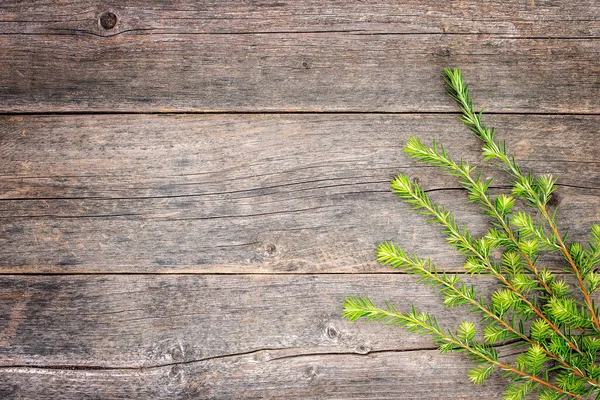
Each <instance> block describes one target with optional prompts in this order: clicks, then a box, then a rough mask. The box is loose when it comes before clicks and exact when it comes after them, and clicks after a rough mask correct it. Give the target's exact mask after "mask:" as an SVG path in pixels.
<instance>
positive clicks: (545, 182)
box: [445, 69, 600, 332]
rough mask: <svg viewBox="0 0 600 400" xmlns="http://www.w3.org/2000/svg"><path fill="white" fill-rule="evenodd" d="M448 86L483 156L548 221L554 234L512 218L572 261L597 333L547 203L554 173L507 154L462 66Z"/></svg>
mask: <svg viewBox="0 0 600 400" xmlns="http://www.w3.org/2000/svg"><path fill="white" fill-rule="evenodd" d="M445 73H446V79H445V81H446V85H447V91H448V94H449V95H450V96H451V97H452V98H454V99H455V100H456V102H457V104H458V107H459V109H460V111H461V113H462V118H461V121H462V122H463V123H464V124H465V125H466V126H467V127H468V128H469V129H471V131H473V132H474V133H475V136H477V137H478V138H479V139H481V140H482V141H483V143H484V145H483V156H484V159H492V160H498V161H499V162H500V164H501V165H503V167H504V168H505V169H506V170H507V171H508V172H509V173H510V174H511V175H512V176H513V178H514V179H515V182H514V186H515V187H514V189H513V193H514V194H515V195H517V196H519V197H521V198H523V199H525V200H527V201H528V202H529V203H530V204H531V205H532V206H534V207H536V208H537V209H538V210H539V211H540V213H541V214H542V216H543V217H544V220H545V222H546V223H547V224H548V227H549V228H550V231H551V232H552V237H549V236H547V235H546V234H545V232H544V229H543V226H542V224H541V223H540V224H539V225H537V226H536V225H535V224H534V223H533V222H532V221H531V219H529V218H527V217H524V216H521V218H518V219H517V221H514V220H513V224H515V225H516V226H519V227H520V228H521V229H522V231H523V232H524V233H525V234H526V235H528V236H536V237H537V238H539V239H541V240H542V241H543V242H544V243H545V244H547V245H548V247H549V249H551V250H558V251H560V252H561V253H562V254H563V256H564V258H565V259H566V260H567V262H568V263H569V265H570V267H571V270H572V272H573V273H574V274H575V277H576V278H577V282H578V284H579V289H580V290H581V292H582V294H583V297H584V299H585V302H586V304H587V307H588V308H589V310H590V314H591V317H592V320H593V323H594V327H595V329H596V331H597V332H600V321H599V320H598V311H597V310H596V307H595V305H594V303H593V302H592V300H591V298H590V293H589V290H588V287H587V286H586V284H585V283H584V280H585V279H584V274H582V273H581V270H580V268H579V266H578V265H577V263H575V261H574V259H573V255H572V254H571V252H570V251H569V248H567V246H566V245H565V243H564V236H561V235H560V233H559V232H558V228H557V226H556V222H555V218H554V215H552V216H551V215H550V214H549V213H548V209H547V207H546V206H547V204H548V201H550V198H551V197H552V193H553V192H554V191H555V190H556V179H555V178H554V177H552V176H551V175H542V176H539V177H534V176H532V175H531V174H527V175H524V174H523V173H522V172H521V169H520V168H519V166H518V165H517V163H516V161H515V159H514V157H511V156H509V155H508V152H507V149H506V142H496V141H495V140H494V129H493V128H488V127H487V126H486V125H485V124H483V123H482V121H481V116H482V111H480V112H479V113H477V112H476V111H475V107H474V106H473V101H472V100H471V96H470V94H469V87H468V85H467V84H466V82H465V80H464V78H463V77H462V74H461V72H460V70H459V69H446V70H445Z"/></svg>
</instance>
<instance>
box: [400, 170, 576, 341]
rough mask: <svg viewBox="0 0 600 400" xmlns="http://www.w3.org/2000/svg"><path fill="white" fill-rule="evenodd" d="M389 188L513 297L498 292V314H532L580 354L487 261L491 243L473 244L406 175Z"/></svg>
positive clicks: (475, 242)
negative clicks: (441, 228) (469, 255)
mask: <svg viewBox="0 0 600 400" xmlns="http://www.w3.org/2000/svg"><path fill="white" fill-rule="evenodd" d="M391 186H392V191H393V192H394V193H396V194H397V195H398V196H399V197H400V199H402V200H404V201H405V202H407V203H409V204H412V205H413V206H414V207H413V208H415V209H421V210H422V211H421V213H422V214H426V215H431V216H433V217H434V218H433V219H431V220H430V221H431V222H436V223H439V224H441V225H442V226H444V227H445V230H444V233H446V235H447V237H448V242H449V243H450V244H452V245H453V246H454V247H456V249H457V250H458V251H460V252H461V253H466V254H472V255H474V256H475V257H476V258H477V260H478V262H479V263H480V267H481V270H482V271H485V272H488V273H490V274H492V275H493V276H494V277H496V278H497V279H498V280H499V281H500V283H502V285H503V286H504V287H506V288H507V289H509V290H510V293H512V294H514V296H512V295H511V294H509V293H508V292H497V293H498V295H497V296H496V300H497V301H496V304H497V309H498V311H499V312H502V313H505V312H508V311H509V310H517V311H520V312H523V313H528V312H533V313H535V314H537V315H538V317H540V318H541V319H543V320H544V321H545V322H546V323H547V324H548V325H549V326H550V327H551V328H552V330H554V332H555V333H556V334H557V335H559V336H560V337H561V338H562V339H563V340H564V341H565V342H566V343H567V344H568V345H569V347H571V349H573V350H574V351H576V352H579V353H580V352H581V351H580V350H579V348H578V346H577V344H576V343H574V342H573V341H572V340H570V339H569V338H567V337H566V336H565V334H564V333H563V332H562V331H561V330H560V328H559V327H558V326H557V325H556V324H555V323H554V322H552V321H551V320H549V319H548V318H547V317H546V315H544V313H543V312H542V310H541V309H539V308H538V307H536V306H535V304H534V303H532V302H531V301H529V300H528V299H527V297H525V295H524V294H523V293H522V291H520V290H519V289H518V288H517V287H516V286H515V285H514V284H512V283H511V282H510V281H509V280H508V279H507V278H506V277H505V276H504V275H503V274H502V273H501V271H500V269H499V268H498V266H497V265H496V264H494V263H492V262H491V261H490V259H489V253H490V251H491V243H490V242H489V241H487V240H486V238H482V239H481V240H479V241H474V240H473V238H472V237H471V234H470V233H469V232H468V231H467V229H466V228H462V229H460V228H459V227H458V225H457V224H456V221H455V218H454V216H453V215H452V213H451V212H450V211H448V210H446V208H445V207H443V206H441V205H439V204H437V203H435V202H433V201H432V200H431V199H430V198H429V196H428V195H427V193H425V191H424V190H423V189H421V188H420V187H419V185H418V184H417V183H412V182H411V181H410V179H409V178H408V177H407V176H406V175H398V176H397V177H396V178H394V179H393V180H392V185H391ZM515 296H516V297H515ZM534 302H535V298H534ZM520 303H522V304H520Z"/></svg>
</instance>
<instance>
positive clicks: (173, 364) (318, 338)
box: [0, 275, 511, 399]
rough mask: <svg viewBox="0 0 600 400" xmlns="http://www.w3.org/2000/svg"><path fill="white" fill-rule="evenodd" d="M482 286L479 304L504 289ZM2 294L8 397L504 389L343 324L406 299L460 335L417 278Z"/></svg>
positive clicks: (94, 282) (130, 279) (418, 346)
mask: <svg viewBox="0 0 600 400" xmlns="http://www.w3.org/2000/svg"><path fill="white" fill-rule="evenodd" d="M469 281H470V282H472V281H473V279H472V278H470V280H469V278H467V283H469ZM477 283H478V286H479V287H480V288H481V293H482V294H483V295H484V296H487V295H489V294H490V293H491V291H492V290H493V288H494V287H495V284H494V283H493V280H491V279H489V278H480V279H477ZM0 286H1V287H4V288H10V289H8V291H6V290H5V291H4V296H3V297H0V315H5V316H8V315H10V316H11V317H10V318H7V319H8V321H9V322H10V323H13V326H12V327H11V328H9V329H12V331H13V332H14V334H12V335H10V337H9V338H8V340H7V342H6V343H3V344H0V375H1V376H2V384H1V385H0V386H1V389H0V390H1V392H0V393H3V394H4V397H5V398H6V397H10V398H27V397H29V396H33V394H34V393H40V396H41V398H53V397H54V398H56V397H60V398H63V399H72V398H73V399H74V398H81V396H82V394H83V393H85V394H88V395H90V396H93V397H96V398H107V397H109V398H133V397H144V398H161V399H162V398H191V397H194V398H201V399H205V398H232V397H238V396H240V395H241V393H244V395H243V396H244V397H245V398H282V397H285V398H323V397H327V398H372V396H374V395H375V393H376V394H377V396H378V397H380V398H390V399H391V398H415V397H414V396H415V395H417V396H418V397H419V398H428V399H434V398H449V399H459V398H465V396H466V397H467V398H470V399H485V398H496V397H497V396H498V392H499V385H501V379H499V378H498V379H492V380H491V381H490V382H489V384H488V385H486V386H483V387H482V388H478V387H475V386H472V385H467V381H468V380H467V378H466V376H465V372H466V370H467V369H468V368H469V366H470V365H471V364H470V362H469V361H468V360H467V359H465V358H464V357H461V356H460V355H445V356H441V355H439V354H438V352H437V351H434V350H431V349H432V344H431V342H430V340H429V338H424V337H418V336H416V335H412V334H408V333H406V332H404V331H403V330H401V329H400V328H393V327H388V326H385V325H382V324H359V323H347V322H344V321H343V320H342V319H341V301H342V300H343V299H344V298H345V297H346V296H348V295H349V294H356V295H370V296H372V297H373V299H374V301H376V302H378V303H381V302H382V301H383V300H384V299H390V300H393V301H398V302H400V303H403V302H404V300H403V299H405V298H406V297H407V296H408V297H410V298H412V300H414V301H415V302H417V303H418V304H419V305H420V306H421V307H426V308H427V309H429V310H430V311H432V312H437V313H439V314H441V321H440V323H441V324H443V326H447V327H451V326H454V325H455V324H456V323H457V322H456V320H455V318H456V317H457V314H451V315H449V314H447V313H446V314H444V313H443V306H442V305H441V298H440V296H439V294H438V293H436V291H435V290H434V289H433V288H428V287H422V286H421V285H420V284H418V283H416V279H415V278H414V277H407V276H402V275H386V276H381V275H375V276H374V275H362V276H341V275H338V276H336V275H333V276H332V275H330V276H254V277H253V276H189V275H188V276H172V275H171V276H165V275H163V276H83V277H82V276H79V277H68V276H62V277H59V276H50V277H23V276H18V277H10V276H5V277H2V278H0ZM19 306H20V308H19V312H18V313H15V312H14V311H13V310H14V309H15V308H17V307H19ZM405 306H406V305H405V304H402V307H405ZM462 317H464V316H461V318H462ZM13 321H14V322H13ZM5 326H6V325H4V326H1V327H0V329H2V328H4V331H2V332H6V328H5ZM428 349H429V350H428ZM500 351H501V354H507V355H508V354H510V352H511V351H510V349H502V348H501V349H500ZM416 379H418V380H419V381H421V382H423V384H422V385H419V386H417V385H414V381H415V380H416ZM169 396H171V397H169Z"/></svg>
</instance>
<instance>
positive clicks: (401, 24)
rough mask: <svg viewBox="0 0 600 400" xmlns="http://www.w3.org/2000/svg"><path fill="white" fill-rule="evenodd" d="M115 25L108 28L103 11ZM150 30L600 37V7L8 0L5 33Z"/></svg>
mask: <svg viewBox="0 0 600 400" xmlns="http://www.w3.org/2000/svg"><path fill="white" fill-rule="evenodd" d="M105 12H112V13H114V14H115V15H116V16H117V22H116V24H107V23H105V24H104V26H106V27H108V29H106V28H104V27H103V26H102V24H101V23H100V16H101V15H102V14H103V13H105ZM138 30H142V31H143V32H144V33H176V34H179V33H188V34H189V33H212V34H215V33H220V34H230V33H234V34H235V33H241V34H245V33H253V32H254V33H255V32H282V31H283V32H306V31H310V32H331V31H356V32H368V33H450V34H451V33H461V34H464V33H492V34H503V35H519V36H541V37H548V36H554V37H556V36H560V37H565V36H575V37H582V36H599V35H600V6H599V5H598V3H597V2H595V1H593V0H588V1H580V2H578V3H577V6H576V7H574V6H573V5H572V4H569V3H565V2H559V1H544V2H540V1H537V2H535V1H532V2H529V1H518V0H507V1H497V0H496V1H488V2H486V3H485V4H482V3H481V2H478V1H475V0H468V1H458V0H453V1H443V2H440V1H419V0H407V1H403V2H402V3H401V4H400V3H397V2H390V1H383V0H374V1H369V2H366V3H359V2H347V1H343V0H336V1H328V2H325V3H324V2H321V1H314V0H304V1H293V2H272V1H235V2H229V1H191V0H178V1H169V2H168V3H165V2H164V1H158V0H153V1H143V0H135V1H128V2H126V3H123V2H120V1H106V0H102V1H100V0H94V1H93V0H85V1H76V2H61V4H60V6H58V5H57V4H55V3H52V2H49V3H40V2H39V1H34V0H26V1H23V0H4V1H3V2H2V4H1V5H0V33H28V34H70V33H71V34H78V33H90V34H94V35H116V34H120V33H123V32H130V31H138Z"/></svg>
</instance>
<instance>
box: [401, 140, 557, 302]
mask: <svg viewBox="0 0 600 400" xmlns="http://www.w3.org/2000/svg"><path fill="white" fill-rule="evenodd" d="M404 151H405V152H406V153H407V154H408V155H409V157H410V158H414V159H417V160H419V161H422V162H426V163H428V164H430V165H433V166H437V167H440V168H442V169H443V171H445V172H446V173H448V174H450V175H452V176H456V177H458V178H459V179H460V184H461V185H462V186H463V187H464V188H465V189H466V190H467V191H468V192H469V198H470V200H471V201H475V202H478V203H480V204H482V205H483V207H484V209H485V210H486V214H487V215H488V216H490V217H492V218H494V219H495V223H494V225H496V226H498V227H499V228H500V229H502V230H503V231H504V233H505V234H506V236H507V239H508V243H509V245H510V249H511V250H516V251H518V253H519V254H520V255H521V257H522V258H523V260H524V261H525V262H526V263H527V266H528V267H529V270H530V272H531V273H533V274H534V275H535V277H536V279H537V281H538V283H539V284H540V285H541V286H542V287H543V288H544V290H546V292H547V293H548V294H549V295H550V296H552V295H554V293H553V291H552V289H551V288H550V286H548V283H547V282H548V281H549V280H552V279H553V276H552V274H550V275H548V274H546V275H545V276H544V277H542V276H541V275H540V272H539V271H538V270H537V268H536V266H535V260H532V258H531V256H532V255H535V253H536V252H534V251H530V252H527V251H526V250H525V249H524V248H523V247H522V244H521V243H520V242H519V241H518V239H517V238H516V236H515V234H514V232H513V230H512V228H511V227H510V221H509V219H508V218H509V216H510V214H511V210H512V208H513V206H514V198H513V197H511V196H505V195H501V196H498V197H497V198H496V199H495V200H494V201H492V199H491V198H490V195H489V186H490V184H491V183H492V179H489V180H487V181H485V182H484V181H482V179H481V174H479V175H477V177H476V178H473V177H472V176H471V174H472V172H473V171H474V170H475V167H470V166H469V164H468V163H467V162H465V161H463V160H462V159H461V160H460V163H459V164H457V163H456V162H455V161H454V160H452V158H451V157H450V155H449V154H448V153H447V152H446V149H445V148H444V146H443V145H442V146H441V147H440V148H439V149H438V146H437V143H436V142H435V141H434V142H433V147H431V148H427V147H426V146H425V145H424V144H423V142H422V141H421V139H419V138H417V137H414V136H413V137H411V138H409V139H408V144H407V145H406V147H405V148H404ZM503 243H504V244H506V241H504V242H503Z"/></svg>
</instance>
